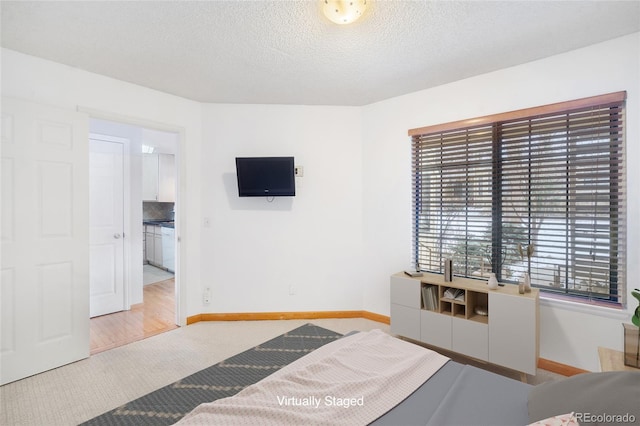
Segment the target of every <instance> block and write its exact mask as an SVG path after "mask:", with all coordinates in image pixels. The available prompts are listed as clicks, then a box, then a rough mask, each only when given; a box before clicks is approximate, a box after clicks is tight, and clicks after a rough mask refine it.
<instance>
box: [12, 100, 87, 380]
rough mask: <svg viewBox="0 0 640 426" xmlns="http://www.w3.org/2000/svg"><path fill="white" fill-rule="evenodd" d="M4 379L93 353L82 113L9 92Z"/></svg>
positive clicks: (18, 377) (84, 123)
mask: <svg viewBox="0 0 640 426" xmlns="http://www.w3.org/2000/svg"><path fill="white" fill-rule="evenodd" d="M2 124H3V129H2V227H1V232H2V238H1V240H2V288H1V292H2V293H1V295H0V296H1V297H0V298H1V299H2V302H1V306H2V313H1V315H2V318H1V321H2V336H1V342H2V343H1V345H0V347H1V352H0V363H1V364H2V369H1V370H0V383H1V384H5V383H8V382H11V381H14V380H18V379H21V378H23V377H27V376H30V375H33V374H36V373H39V372H42V371H45V370H48V369H51V368H55V367H59V366H61V365H64V364H67V363H70V362H73V361H77V360H79V359H82V358H86V357H88V356H89V256H88V247H89V222H88V218H89V197H88V194H89V187H88V181H89V167H88V161H87V158H88V156H89V153H88V146H87V143H86V140H87V137H88V118H87V116H86V115H84V114H80V113H76V112H72V111H67V110H62V109H57V108H52V107H48V106H44V105H39V104H35V103H30V102H24V101H19V100H15V99H9V98H2Z"/></svg>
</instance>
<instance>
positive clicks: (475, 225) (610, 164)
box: [409, 92, 626, 303]
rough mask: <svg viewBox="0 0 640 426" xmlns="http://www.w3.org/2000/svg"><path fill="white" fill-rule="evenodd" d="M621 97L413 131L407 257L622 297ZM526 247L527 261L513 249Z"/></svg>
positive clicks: (433, 265) (425, 264)
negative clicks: (411, 228) (410, 254)
mask: <svg viewBox="0 0 640 426" xmlns="http://www.w3.org/2000/svg"><path fill="white" fill-rule="evenodd" d="M625 99H626V93H625V92H617V93H610V94H606V95H601V96H594V97H591V98H584V99H578V100H574V101H569V102H562V103H557V104H550V105H545V106H540V107H535V108H529V109H523V110H517V111H511V112H507V113H503V114H497V115H492V116H485V117H479V118H476V119H470V120H462V121H458V122H452V123H444V124H439V125H436V126H429V127H422V128H419V129H412V130H410V131H409V135H410V136H412V147H413V148H412V149H413V175H412V176H413V190H414V191H413V212H414V240H413V244H414V259H413V260H414V262H415V263H416V265H417V267H418V268H419V269H421V270H424V271H434V272H443V260H444V259H446V258H451V259H453V262H454V273H455V274H456V275H462V276H468V277H481V276H486V274H487V273H488V272H489V271H493V272H495V273H496V274H497V276H498V278H499V279H500V280H501V281H505V282H514V283H515V282H517V281H518V280H519V278H520V277H521V276H522V275H523V274H524V273H525V272H527V271H529V272H530V274H531V278H532V283H533V285H535V286H538V287H540V288H542V289H543V290H547V291H551V292H557V293H564V294H568V295H573V296H579V297H587V298H590V299H597V300H600V301H602V300H608V301H612V302H616V303H620V302H621V300H620V298H621V297H623V295H624V287H625V282H626V277H625V265H626V253H625V247H626V226H625V221H626V205H625V198H626V193H625V175H624V169H625V160H624V102H625ZM519 243H520V244H521V245H522V246H524V247H525V248H526V246H527V245H529V244H533V245H534V246H535V251H534V253H533V256H532V257H531V259H528V258H527V257H526V256H525V257H524V258H522V257H521V256H520V255H519V253H518V251H517V246H518V244H519Z"/></svg>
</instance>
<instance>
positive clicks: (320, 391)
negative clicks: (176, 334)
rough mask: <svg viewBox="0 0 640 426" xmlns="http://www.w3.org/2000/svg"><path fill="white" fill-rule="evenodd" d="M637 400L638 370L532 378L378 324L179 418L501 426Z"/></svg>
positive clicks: (632, 411)
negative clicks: (504, 372)
mask: <svg viewBox="0 0 640 426" xmlns="http://www.w3.org/2000/svg"><path fill="white" fill-rule="evenodd" d="M639 401H640V372H638V373H635V372H621V373H620V374H618V373H591V374H583V375H580V376H575V377H574V378H569V379H567V380H562V381H559V382H555V383H549V384H543V385H539V386H535V387H534V386H531V385H528V384H526V383H522V382H519V381H516V380H512V379H509V378H506V377H503V376H500V375H498V374H495V373H491V372H488V371H485V370H482V369H478V368H476V367H473V366H468V365H463V364H460V363H457V362H454V361H452V360H450V359H448V358H446V357H444V356H443V355H440V354H438V353H436V352H434V351H431V350H429V349H426V348H423V347H421V346H418V345H414V344H412V343H409V342H406V341H403V340H400V339H397V338H394V337H392V336H389V335H387V334H386V333H383V332H381V331H379V330H373V331H370V332H360V333H354V334H351V335H347V336H345V337H344V338H341V339H339V340H336V341H334V342H332V343H329V344H327V345H324V346H322V347H320V348H318V349H316V350H315V351H313V352H311V353H310V354H308V355H305V356H304V357H302V358H300V359H298V360H297V361H294V362H293V363H291V364H289V365H287V366H286V367H284V368H282V369H281V370H279V371H277V372H275V373H273V374H272V375H270V376H268V377H267V378H265V379H263V380H261V381H260V382H258V383H255V384H254V385H251V386H249V387H247V388H245V389H244V390H242V391H240V392H239V393H238V394H236V395H235V396H233V397H229V398H224V399H220V400H217V401H214V402H211V403H205V404H201V405H200V406H198V407H197V408H196V409H195V410H193V411H192V412H190V413H189V414H187V415H186V416H185V417H184V418H183V419H182V420H180V422H179V423H178V424H180V425H183V426H184V425H203V424H235V425H255V424H260V425H270V424H272V425H285V424H308V425H324V424H326V425H340V424H344V425H357V424H372V425H376V426H381V425H395V426H398V425H438V426H442V425H476V426H477V425H494V426H497V425H526V424H530V423H534V422H536V421H540V420H544V419H547V418H551V417H554V416H556V418H555V419H554V421H558V422H564V423H558V424H570V423H569V422H570V421H573V422H574V423H573V424H577V423H575V421H576V420H578V419H582V420H585V419H586V420H587V422H588V423H589V424H619V423H621V422H620V421H618V420H621V419H623V418H622V417H615V416H625V415H626V416H627V417H626V419H627V420H629V419H631V418H633V421H635V420H636V419H637V420H640V408H639V406H640V404H639ZM598 415H601V417H597V416H598ZM560 416H562V417H560ZM606 416H608V417H606ZM594 420H595V421H594ZM600 420H602V421H600ZM611 420H613V421H611ZM633 421H632V422H631V423H633ZM545 424H546V423H545Z"/></svg>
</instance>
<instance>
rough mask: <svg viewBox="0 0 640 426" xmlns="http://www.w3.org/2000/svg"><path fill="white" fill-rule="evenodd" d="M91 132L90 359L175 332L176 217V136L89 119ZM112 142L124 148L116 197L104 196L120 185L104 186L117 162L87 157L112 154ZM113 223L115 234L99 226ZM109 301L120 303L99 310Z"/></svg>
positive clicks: (109, 183) (110, 157)
mask: <svg viewBox="0 0 640 426" xmlns="http://www.w3.org/2000/svg"><path fill="white" fill-rule="evenodd" d="M90 132H91V138H90V139H91V141H90V144H91V145H90V146H91V147H92V154H91V155H92V157H91V161H90V164H91V166H90V169H91V170H90V175H91V176H92V177H91V181H90V183H91V185H90V186H92V187H93V186H94V184H96V186H97V188H92V190H91V194H90V204H91V206H92V211H93V213H92V214H91V218H90V221H91V222H95V223H92V225H91V232H90V233H91V234H92V235H96V238H95V241H96V244H95V246H94V245H92V247H91V249H90V252H91V253H90V258H91V266H90V269H91V273H90V275H91V285H90V287H91V301H90V311H91V312H92V314H91V316H92V318H91V321H90V352H91V354H95V353H98V352H102V351H104V350H108V349H112V348H115V347H118V346H122V345H125V344H127V343H131V342H134V341H137V340H140V339H144V338H146V337H149V336H152V335H155V334H159V333H162V332H165V331H168V330H172V329H174V328H177V327H178V326H177V325H176V323H177V315H176V309H177V306H176V301H177V297H176V294H178V292H177V290H178V285H179V283H178V282H177V281H178V280H176V277H175V275H174V274H175V272H176V271H177V270H178V265H176V249H177V244H176V234H175V222H174V218H175V212H176V209H177V201H178V193H177V192H178V191H177V188H178V185H177V173H176V172H177V170H178V167H177V161H176V158H177V153H178V140H179V135H178V134H177V133H172V132H166V131H161V130H156V129H150V128H146V127H142V126H137V125H131V124H125V123H118V122H113V121H107V120H100V119H91V120H90ZM96 140H97V141H98V142H96ZM114 144H115V145H118V144H121V145H118V146H122V147H123V149H122V152H123V155H122V157H123V161H122V163H123V166H122V169H123V171H122V174H123V175H124V179H123V181H124V185H123V187H124V188H123V191H122V194H121V195H120V194H119V193H118V191H117V190H114V191H111V192H109V191H106V190H105V188H109V189H111V188H112V187H114V186H115V187H117V186H118V182H117V180H118V179H115V180H116V182H115V184H114V183H113V182H112V181H111V180H109V179H111V175H115V176H118V170H119V169H118V168H117V167H115V170H116V172H113V171H112V170H111V167H112V165H111V163H112V162H113V161H112V159H113V158H115V157H117V156H115V157H114V156H113V155H111V156H109V157H107V156H105V155H102V154H100V155H98V156H97V157H96V154H93V152H94V151H96V149H97V150H98V152H101V150H102V151H104V150H109V149H110V150H111V151H113V149H112V148H110V145H114ZM101 145H106V148H105V147H102V148H100V147H101ZM96 146H97V147H98V148H95V147H96ZM94 157H95V158H94ZM107 160H108V161H107ZM115 163H117V158H115ZM105 164H106V165H107V169H109V172H106V173H105V171H104V169H105ZM94 166H95V167H94ZM94 176H97V177H95V178H94ZM118 178H119V176H118ZM119 197H122V199H123V200H124V201H123V202H122V203H120V202H119ZM114 200H117V201H114ZM120 204H122V206H123V207H122V209H121V207H120ZM113 217H115V218H116V219H120V218H121V222H122V223H123V225H122V228H121V232H120V230H119V229H115V228H114V229H111V228H109V229H107V230H105V229H106V227H105V226H104V224H105V223H107V222H108V223H110V224H111V223H112V222H116V221H117V220H112V218H113ZM105 218H106V219H105ZM94 219H95V220H94ZM97 236H102V237H103V238H102V241H100V239H99V238H97ZM92 241H94V240H92ZM118 244H121V245H122V247H123V248H122V250H121V252H116V251H114V250H112V249H110V248H108V247H112V246H116V247H118ZM107 254H108V255H107ZM114 257H115V258H116V260H115V261H113V259H112V258H114ZM114 264H116V265H118V264H121V265H122V268H114V267H113V265H114ZM113 271H115V272H113ZM112 275H113V276H112ZM118 285H121V290H119V289H118V288H119V287H118ZM107 299H110V300H113V299H116V300H117V302H118V303H112V304H111V305H110V306H111V307H108V308H105V306H104V304H103V303H102V301H103V300H107Z"/></svg>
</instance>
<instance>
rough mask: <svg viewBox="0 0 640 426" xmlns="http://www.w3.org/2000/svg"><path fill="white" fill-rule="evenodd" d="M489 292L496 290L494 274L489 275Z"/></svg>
mask: <svg viewBox="0 0 640 426" xmlns="http://www.w3.org/2000/svg"><path fill="white" fill-rule="evenodd" d="M487 284H488V285H489V289H490V290H495V289H497V288H498V279H497V278H496V274H495V273H493V272H492V273H491V274H489V280H488V281H487Z"/></svg>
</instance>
